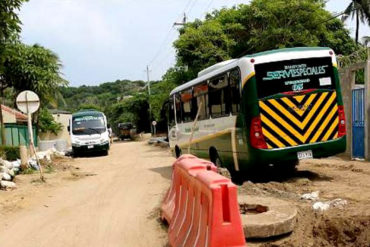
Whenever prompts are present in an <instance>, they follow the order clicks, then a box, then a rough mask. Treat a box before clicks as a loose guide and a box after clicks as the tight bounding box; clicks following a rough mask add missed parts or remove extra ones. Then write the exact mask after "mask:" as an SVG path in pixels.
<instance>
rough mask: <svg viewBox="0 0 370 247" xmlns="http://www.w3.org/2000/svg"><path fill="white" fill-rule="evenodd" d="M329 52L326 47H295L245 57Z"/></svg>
mask: <svg viewBox="0 0 370 247" xmlns="http://www.w3.org/2000/svg"><path fill="white" fill-rule="evenodd" d="M329 50H331V49H330V48H328V47H295V48H282V49H275V50H269V51H263V52H258V53H254V54H251V55H246V56H245V57H248V58H251V57H260V56H266V55H271V54H276V53H285V52H297V51H298V52H299V51H329Z"/></svg>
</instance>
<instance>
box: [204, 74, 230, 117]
mask: <svg viewBox="0 0 370 247" xmlns="http://www.w3.org/2000/svg"><path fill="white" fill-rule="evenodd" d="M208 95H209V109H210V113H211V116H212V117H213V118H216V117H221V116H225V115H228V114H229V113H230V111H229V109H228V107H227V105H228V104H227V100H228V98H229V97H228V95H229V93H228V79H227V75H226V74H225V75H222V76H218V77H216V78H214V79H211V81H210V83H209V94H208Z"/></svg>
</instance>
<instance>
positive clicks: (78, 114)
mask: <svg viewBox="0 0 370 247" xmlns="http://www.w3.org/2000/svg"><path fill="white" fill-rule="evenodd" d="M99 114H101V115H104V113H102V112H100V111H96V110H93V109H88V110H81V111H78V112H76V113H73V115H72V116H73V117H81V116H86V115H99Z"/></svg>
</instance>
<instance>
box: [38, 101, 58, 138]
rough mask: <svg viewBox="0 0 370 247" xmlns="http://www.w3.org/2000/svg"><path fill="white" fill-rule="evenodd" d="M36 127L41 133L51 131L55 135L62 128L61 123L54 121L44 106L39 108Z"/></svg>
mask: <svg viewBox="0 0 370 247" xmlns="http://www.w3.org/2000/svg"><path fill="white" fill-rule="evenodd" d="M38 127H39V131H40V132H41V133H46V132H51V133H53V134H55V135H57V134H58V133H59V132H60V131H61V130H62V128H63V125H62V124H61V123H58V122H56V121H55V120H54V118H53V116H52V115H51V113H50V112H49V111H48V110H47V109H46V108H41V110H40V113H39V121H38Z"/></svg>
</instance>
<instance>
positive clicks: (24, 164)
mask: <svg viewBox="0 0 370 247" xmlns="http://www.w3.org/2000/svg"><path fill="white" fill-rule="evenodd" d="M19 153H20V156H21V168H22V170H25V169H27V168H28V151H27V147H26V146H24V145H20V146H19Z"/></svg>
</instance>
